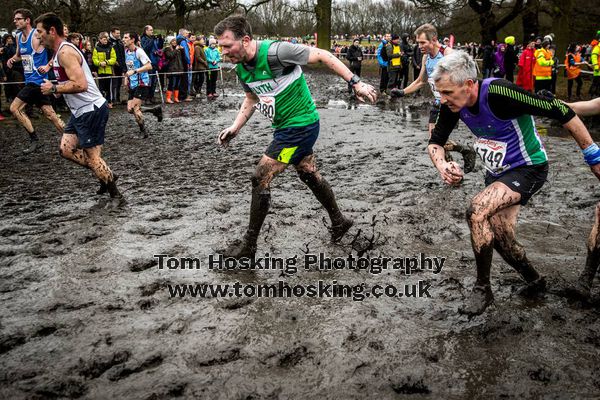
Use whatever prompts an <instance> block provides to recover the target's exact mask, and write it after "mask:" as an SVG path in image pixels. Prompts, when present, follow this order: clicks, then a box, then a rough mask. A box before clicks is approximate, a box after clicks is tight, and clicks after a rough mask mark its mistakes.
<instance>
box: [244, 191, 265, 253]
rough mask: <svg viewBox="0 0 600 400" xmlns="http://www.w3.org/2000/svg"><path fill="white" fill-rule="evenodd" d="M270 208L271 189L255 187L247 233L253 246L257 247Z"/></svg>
mask: <svg viewBox="0 0 600 400" xmlns="http://www.w3.org/2000/svg"><path fill="white" fill-rule="evenodd" d="M253 186H254V185H253ZM270 206H271V191H270V190H269V188H267V189H262V188H261V187H260V186H258V185H256V186H254V187H253V188H252V200H251V202H250V221H249V223H248V231H247V232H246V236H247V239H248V241H249V242H250V244H251V245H253V246H255V245H256V241H257V239H258V234H259V233H260V228H261V227H262V225H263V222H264V221H265V218H266V216H267V213H268V212H269V207H270Z"/></svg>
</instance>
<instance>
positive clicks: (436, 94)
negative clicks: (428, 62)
mask: <svg viewBox="0 0 600 400" xmlns="http://www.w3.org/2000/svg"><path fill="white" fill-rule="evenodd" d="M427 82H428V83H429V87H430V88H431V92H432V93H433V97H434V98H435V99H436V100H441V99H442V95H441V94H440V92H438V91H437V90H435V81H434V80H433V78H428V79H427Z"/></svg>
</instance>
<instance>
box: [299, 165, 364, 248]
mask: <svg viewBox="0 0 600 400" xmlns="http://www.w3.org/2000/svg"><path fill="white" fill-rule="evenodd" d="M296 171H297V172H298V176H299V177H300V180H301V181H302V182H304V183H305V184H306V186H308V187H309V189H310V190H311V191H312V192H313V194H314V195H315V197H316V198H317V200H319V203H321V205H322V206H323V207H324V208H325V210H326V211H327V213H328V214H329V218H330V219H331V239H332V240H333V241H334V242H336V241H338V240H340V239H341V238H342V237H343V236H344V234H345V233H346V232H347V231H348V229H350V227H351V226H352V224H353V222H352V220H351V219H348V218H345V217H344V215H343V214H342V212H341V211H340V209H339V207H338V205H337V202H336V200H335V194H334V193H333V190H332V189H331V186H330V185H329V182H327V180H325V179H324V178H323V177H322V176H321V174H320V173H319V171H318V169H317V162H316V157H315V155H314V154H311V155H308V156H306V157H304V158H303V159H302V161H300V163H299V164H298V165H297V166H296Z"/></svg>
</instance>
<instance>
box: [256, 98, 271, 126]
mask: <svg viewBox="0 0 600 400" xmlns="http://www.w3.org/2000/svg"><path fill="white" fill-rule="evenodd" d="M259 99H260V101H259V102H258V103H256V109H257V110H258V111H260V112H261V113H262V114H264V115H265V117H267V118H269V120H270V121H271V122H273V120H274V119H275V97H274V96H260V97H259Z"/></svg>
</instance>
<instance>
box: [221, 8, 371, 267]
mask: <svg viewBox="0 0 600 400" xmlns="http://www.w3.org/2000/svg"><path fill="white" fill-rule="evenodd" d="M215 34H216V35H217V37H218V39H219V45H220V46H221V49H222V51H223V56H224V57H228V58H229V59H230V60H231V62H233V63H235V64H237V75H238V78H239V80H240V82H241V83H242V87H243V89H244V91H245V92H246V96H245V99H244V102H243V103H242V106H241V108H240V111H239V112H238V115H237V117H236V119H235V121H234V122H233V125H231V126H230V127H229V128H226V129H224V130H223V131H221V133H220V134H219V137H218V143H219V144H221V145H223V146H227V145H228V144H229V142H230V141H231V139H233V138H234V137H235V136H237V135H238V133H239V132H240V129H242V127H243V126H244V125H245V124H246V122H248V120H249V119H250V117H251V116H252V114H254V111H255V110H258V111H259V112H260V113H262V114H264V115H265V116H266V117H267V118H268V119H269V120H270V121H271V122H272V127H273V128H274V129H275V132H274V134H273V141H272V142H271V144H270V145H269V146H268V148H267V149H266V151H265V153H264V155H263V156H262V158H261V160H260V161H259V163H258V165H257V166H256V171H255V173H254V176H253V177H252V200H251V202H250V221H249V224H248V229H247V231H246V234H245V235H244V237H243V239H242V240H240V241H237V242H233V243H231V244H230V246H229V247H228V248H227V249H225V251H223V255H224V256H225V257H233V258H238V259H239V258H252V257H254V256H255V253H256V243H257V239H258V235H259V233H260V229H261V227H262V224H263V221H264V220H265V217H266V216H267V213H268V211H269V206H270V202H271V190H270V183H271V181H272V180H273V178H274V177H275V175H277V174H279V173H281V172H283V171H284V170H285V169H286V168H287V166H288V165H289V164H293V165H294V167H295V168H296V171H297V172H298V177H299V178H300V180H302V182H304V183H305V184H306V185H307V186H308V187H309V188H310V189H311V191H312V192H313V194H314V195H315V197H316V198H317V200H319V202H320V203H321V204H322V205H323V207H324V208H325V209H326V210H327V213H328V214H329V217H330V219H331V236H332V240H333V241H337V240H339V239H341V238H342V236H344V234H345V233H346V232H347V231H348V229H350V227H351V226H352V220H351V219H349V218H346V217H345V216H344V215H343V214H342V212H341V211H340V209H339V207H338V205H337V202H336V200H335V195H334V194H333V190H332V189H331V186H329V183H328V182H327V181H326V180H325V179H324V178H323V177H322V176H321V174H320V173H319V171H318V170H317V164H316V159H315V156H314V154H313V145H314V144H315V142H316V140H317V137H318V136H319V113H318V112H317V108H316V106H315V103H314V101H313V99H312V96H311V94H310V90H309V89H308V86H307V84H306V80H305V79H304V74H303V73H302V67H301V66H302V65H306V64H315V63H323V64H324V65H326V66H327V67H328V68H329V69H331V70H332V71H333V72H335V73H336V74H337V75H339V76H341V77H342V78H343V79H344V80H345V81H346V82H348V83H349V84H350V85H351V86H352V88H353V89H354V91H355V93H356V95H357V97H358V98H359V99H368V100H369V101H371V102H374V101H375V100H376V99H377V94H376V92H375V88H373V87H372V86H371V85H367V84H365V83H363V82H361V81H360V78H359V77H358V76H356V75H354V74H352V72H351V71H350V70H349V69H348V68H347V67H346V66H345V65H344V64H343V63H342V62H341V61H340V60H338V59H337V58H336V57H334V56H333V55H332V54H331V53H329V52H328V51H325V50H321V49H318V48H311V47H308V46H304V45H298V44H292V43H287V42H276V41H270V40H263V41H257V40H254V39H253V38H252V28H251V26H250V24H249V23H248V21H247V20H246V19H245V18H244V17H241V16H231V17H228V18H226V19H224V20H223V21H221V22H219V23H218V24H217V26H215Z"/></svg>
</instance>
